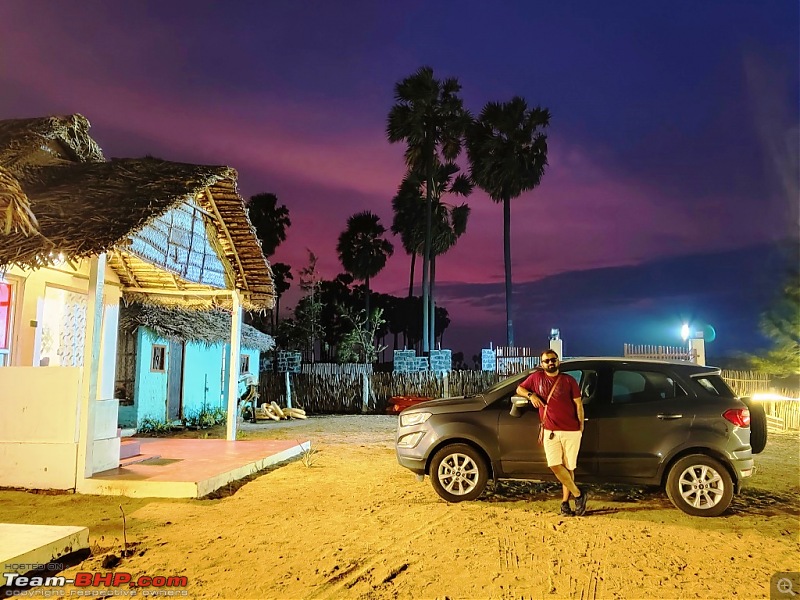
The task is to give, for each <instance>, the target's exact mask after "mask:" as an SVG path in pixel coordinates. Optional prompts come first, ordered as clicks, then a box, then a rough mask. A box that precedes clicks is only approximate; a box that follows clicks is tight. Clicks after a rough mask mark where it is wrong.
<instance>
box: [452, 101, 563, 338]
mask: <svg viewBox="0 0 800 600" xmlns="http://www.w3.org/2000/svg"><path fill="white" fill-rule="evenodd" d="M549 124H550V112H549V111H548V110H547V109H543V108H539V107H536V108H528V105H527V103H526V102H525V100H524V99H523V98H520V97H519V96H515V97H514V98H512V99H511V100H510V101H509V102H503V103H498V102H489V103H488V104H486V106H484V107H483V110H482V111H481V114H480V116H479V117H478V120H477V121H475V123H474V124H473V125H472V127H470V130H469V133H468V134H467V155H468V157H469V162H470V168H471V172H472V180H473V181H474V182H475V183H476V184H477V185H478V186H479V187H480V188H481V189H483V190H484V191H485V192H486V193H487V194H489V197H490V198H491V199H492V200H494V201H495V202H502V204H503V259H504V262H505V279H506V328H507V329H506V336H507V342H508V345H509V346H513V345H514V324H513V317H512V312H511V200H512V199H514V198H517V197H519V196H520V195H521V194H522V193H523V192H525V191H528V190H532V189H533V188H535V187H536V186H537V185H539V183H540V182H541V180H542V175H544V168H545V166H546V165H547V136H546V135H545V134H544V133H543V132H542V130H543V129H544V128H545V127H547V126H548V125H549Z"/></svg>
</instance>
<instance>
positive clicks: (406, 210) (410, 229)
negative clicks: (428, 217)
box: [391, 176, 425, 298]
mask: <svg viewBox="0 0 800 600" xmlns="http://www.w3.org/2000/svg"><path fill="white" fill-rule="evenodd" d="M392 211H393V212H394V217H393V218H392V228H391V231H392V233H393V234H395V235H399V236H400V242H401V243H402V244H403V250H405V251H406V254H408V255H409V256H411V272H410V274H409V278H408V297H409V298H410V297H411V296H413V295H414V267H415V265H416V262H417V255H419V254H422V252H423V249H424V246H425V219H424V218H422V215H424V214H425V199H424V198H423V197H422V194H421V192H420V185H419V182H418V181H415V180H413V179H412V178H411V177H409V176H406V177H405V178H404V179H403V182H402V183H401V184H400V187H399V188H398V190H397V195H395V197H394V198H392Z"/></svg>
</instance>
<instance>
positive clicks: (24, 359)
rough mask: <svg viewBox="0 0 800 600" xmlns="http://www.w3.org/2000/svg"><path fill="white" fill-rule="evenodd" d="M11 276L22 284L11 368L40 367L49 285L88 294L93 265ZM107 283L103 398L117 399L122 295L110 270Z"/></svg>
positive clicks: (19, 272) (14, 272) (12, 271)
mask: <svg viewBox="0 0 800 600" xmlns="http://www.w3.org/2000/svg"><path fill="white" fill-rule="evenodd" d="M8 274H9V275H11V276H14V277H15V280H16V281H17V282H18V286H17V298H16V303H17V304H18V306H16V307H15V313H14V324H13V340H12V344H11V364H12V365H15V366H23V367H28V366H36V365H38V364H39V356H38V346H39V344H38V342H39V340H40V337H41V329H42V328H41V323H40V320H41V307H42V300H43V298H44V291H45V286H46V285H52V286H56V287H59V288H62V289H66V290H72V291H75V292H81V293H87V292H88V289H89V263H88V261H81V262H80V263H79V264H78V265H77V269H73V268H72V267H70V266H69V265H66V264H64V265H61V266H59V267H57V268H47V269H37V270H34V271H31V270H28V269H20V268H18V267H11V269H9V271H8ZM105 277H106V282H105V287H104V293H103V305H104V317H103V332H102V340H103V341H102V347H101V355H102V357H101V363H100V364H101V367H100V368H101V369H102V371H101V380H100V383H99V388H98V389H99V390H100V398H112V397H113V396H114V377H115V371H116V350H117V321H118V315H119V300H120V298H121V297H122V292H121V291H120V286H119V277H117V275H116V273H114V272H113V270H111V268H110V267H107V268H106V273H105Z"/></svg>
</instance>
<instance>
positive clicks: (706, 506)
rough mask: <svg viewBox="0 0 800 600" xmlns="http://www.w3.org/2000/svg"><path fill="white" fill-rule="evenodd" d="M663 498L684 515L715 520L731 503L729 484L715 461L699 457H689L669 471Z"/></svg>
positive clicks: (731, 493)
mask: <svg viewBox="0 0 800 600" xmlns="http://www.w3.org/2000/svg"><path fill="white" fill-rule="evenodd" d="M667 496H669V499H670V501H671V502H672V503H673V504H674V505H675V506H676V507H677V508H679V509H681V510H682V511H683V512H685V513H687V514H690V515H693V516H699V517H716V516H718V515H721V514H722V513H723V512H725V510H726V509H727V508H728V506H729V505H730V503H731V499H732V498H733V480H732V479H731V476H730V473H728V470H727V469H726V468H725V467H724V466H723V465H722V464H720V463H719V461H717V460H715V459H713V458H711V457H709V456H705V455H703V454H692V455H690V456H685V457H683V458H682V459H680V460H679V461H678V462H676V463H675V464H674V465H673V466H672V469H670V472H669V476H668V477H667Z"/></svg>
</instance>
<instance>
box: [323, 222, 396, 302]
mask: <svg viewBox="0 0 800 600" xmlns="http://www.w3.org/2000/svg"><path fill="white" fill-rule="evenodd" d="M385 233H386V228H385V227H384V226H383V225H382V224H381V221H380V217H378V215H376V214H374V213H371V212H369V211H363V212H360V213H356V214H354V215H352V216H351V217H350V218H349V219H347V228H346V229H345V230H344V231H343V232H342V233H341V235H340V236H339V243H338V244H337V245H336V252H337V253H338V255H339V260H340V261H341V263H342V267H344V270H345V271H347V272H348V273H350V274H351V275H352V276H353V278H354V279H358V280H361V281H363V282H364V286H365V288H366V291H365V294H364V296H365V305H366V311H367V312H366V314H367V315H369V314H370V312H369V280H370V279H372V278H373V277H375V276H376V275H377V274H378V273H380V272H381V270H383V268H384V267H385V266H386V260H387V259H388V258H389V257H390V256H391V255H392V253H393V252H394V247H393V246H392V244H391V242H389V241H388V240H386V239H384V238H383V234H385Z"/></svg>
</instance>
